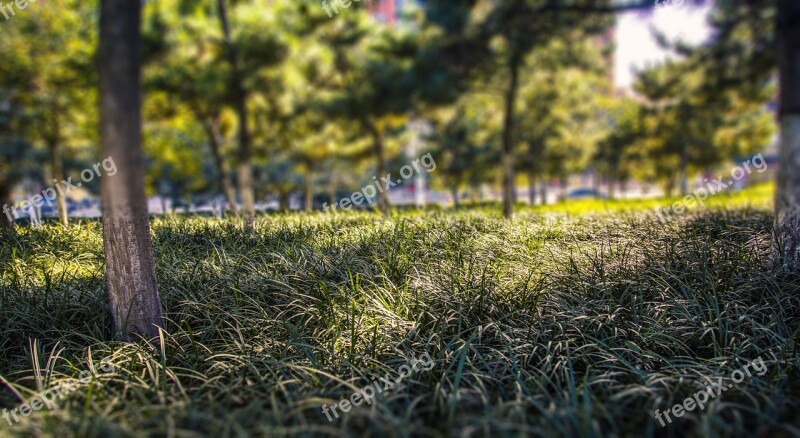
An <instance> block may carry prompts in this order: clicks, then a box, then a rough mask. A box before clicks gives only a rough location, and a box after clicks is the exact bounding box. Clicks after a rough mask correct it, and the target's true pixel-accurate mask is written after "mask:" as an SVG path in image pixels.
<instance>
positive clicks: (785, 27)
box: [773, 0, 800, 271]
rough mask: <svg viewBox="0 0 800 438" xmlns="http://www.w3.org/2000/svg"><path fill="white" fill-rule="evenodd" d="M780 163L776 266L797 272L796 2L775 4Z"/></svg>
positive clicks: (799, 5)
mask: <svg viewBox="0 0 800 438" xmlns="http://www.w3.org/2000/svg"><path fill="white" fill-rule="evenodd" d="M776 15H777V20H778V23H777V33H778V35H777V41H778V60H779V72H780V93H781V94H780V99H779V100H780V115H779V117H780V135H781V144H780V160H779V163H780V164H779V167H778V183H777V187H776V190H775V231H774V234H775V237H774V238H775V241H774V253H773V262H774V263H775V265H776V266H778V267H780V268H782V269H787V270H792V271H798V270H800V173H798V169H800V2H798V1H797V0H781V1H779V2H778V13H777V14H776Z"/></svg>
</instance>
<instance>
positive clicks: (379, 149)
mask: <svg viewBox="0 0 800 438" xmlns="http://www.w3.org/2000/svg"><path fill="white" fill-rule="evenodd" d="M364 125H365V128H366V129H367V131H369V132H370V134H372V141H373V143H372V144H373V151H374V153H375V161H376V163H375V164H376V167H377V170H378V184H380V186H381V189H380V190H378V192H379V193H378V209H380V211H381V213H383V215H384V216H388V215H389V208H390V207H391V203H390V202H389V187H387V186H388V184H387V183H385V182H382V181H381V179H382V178H384V177H385V176H386V157H385V151H384V145H383V139H382V138H381V133H380V132H378V129H377V128H376V127H375V126H374V125H373V124H372V123H371V122H364Z"/></svg>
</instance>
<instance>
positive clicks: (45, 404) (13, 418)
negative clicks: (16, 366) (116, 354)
mask: <svg viewBox="0 0 800 438" xmlns="http://www.w3.org/2000/svg"><path fill="white" fill-rule="evenodd" d="M116 372H117V369H116V367H114V364H113V363H111V361H110V360H109V358H108V357H105V358H103V359H102V360H101V361H100V366H99V367H98V369H94V368H92V369H89V370H83V371H81V372H80V374H78V381H79V382H80V383H81V384H84V385H87V384H89V383H90V382H91V381H92V379H96V378H99V377H101V376H103V375H110V374H115V373H116ZM69 392H70V389H64V390H62V389H61V387H60V386H56V387H54V388H51V389H48V390H47V391H44V392H43V393H41V395H37V396H35V397H31V398H30V399H29V400H28V401H27V403H23V404H21V405H19V406H17V407H16V408H14V409H12V410H10V411H9V410H8V409H3V413H2V415H3V418H5V420H6V421H7V422H8V425H9V426H13V425H14V424H16V423H19V422H20V418H19V416H22V417H30V416H31V414H33V413H34V412H38V411H40V410H42V409H43V408H47V409H50V410H52V409H58V402H59V401H61V399H63V398H64V396H66V395H67V394H69Z"/></svg>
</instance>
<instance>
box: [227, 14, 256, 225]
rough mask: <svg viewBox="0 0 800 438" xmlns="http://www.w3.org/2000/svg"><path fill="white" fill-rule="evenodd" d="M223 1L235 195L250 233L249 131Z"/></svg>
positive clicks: (252, 205)
mask: <svg viewBox="0 0 800 438" xmlns="http://www.w3.org/2000/svg"><path fill="white" fill-rule="evenodd" d="M225 1H226V0H217V7H218V9H219V19H220V23H221V24H222V33H223V35H224V37H225V46H226V52H227V56H228V62H229V63H230V65H231V82H230V84H231V92H232V93H231V94H232V95H233V98H234V101H235V104H236V113H237V115H238V117H239V153H238V155H237V158H238V164H237V169H236V174H237V177H238V180H239V192H240V193H241V195H242V223H243V224H244V228H245V230H252V229H253V227H254V225H255V218H256V207H255V192H254V190H253V166H252V163H251V160H252V150H251V145H250V131H249V130H248V129H247V94H246V93H245V90H244V86H243V85H242V75H241V68H240V63H239V56H238V54H237V53H236V47H234V45H233V41H232V40H231V30H230V25H229V23H228V10H227V7H226V5H225Z"/></svg>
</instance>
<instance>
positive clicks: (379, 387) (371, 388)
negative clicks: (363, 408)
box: [322, 353, 433, 422]
mask: <svg viewBox="0 0 800 438" xmlns="http://www.w3.org/2000/svg"><path fill="white" fill-rule="evenodd" d="M409 364H410V365H411V366H409ZM409 364H405V365H403V366H401V367H400V369H399V370H398V371H399V372H400V376H399V377H398V378H397V379H396V380H394V381H393V380H392V377H391V375H390V374H389V373H387V374H386V376H385V377H381V378H380V379H378V380H375V379H373V380H372V383H371V384H369V385H367V386H365V387H364V388H362V389H361V390H360V391H358V392H354V393H353V395H351V396H350V398H345V399H342V400H340V401H339V403H336V404H334V405H331V406H328V405H322V413H323V414H325V416H326V417H328V421H330V422H332V421H333V417H331V412H332V413H333V415H334V417H335V418H339V413H338V412H337V411H336V409H337V408H339V409H341V410H342V412H350V409H352V408H353V406H360V405H361V403H364V402H366V403H367V404H368V405H372V399H374V398H375V397H376V396H377V395H378V394H381V393H384V392H388V391H390V390H391V389H392V388H394V387H395V386H397V385H399V384H400V383H401V382H402V381H403V379H405V378H406V377H410V376H411V374H413V373H414V372H416V371H420V370H422V371H430V370H431V368H433V359H431V356H430V355H429V354H428V353H425V354H423V355H422V356H420V359H419V360H417V359H414V358H412V359H411V361H410V362H409Z"/></svg>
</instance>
